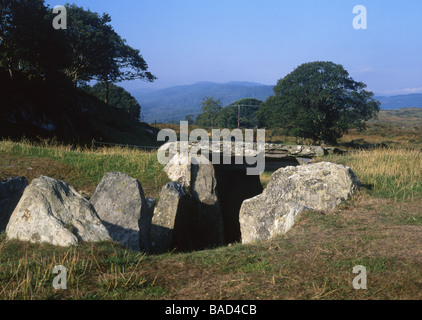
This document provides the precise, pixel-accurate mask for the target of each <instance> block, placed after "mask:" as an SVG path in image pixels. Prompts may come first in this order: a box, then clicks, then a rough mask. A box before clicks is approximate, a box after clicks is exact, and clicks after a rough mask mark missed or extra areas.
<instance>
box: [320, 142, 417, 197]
mask: <svg viewBox="0 0 422 320" xmlns="http://www.w3.org/2000/svg"><path fill="white" fill-rule="evenodd" d="M323 159H324V160H326V161H331V162H337V163H341V164H345V165H347V166H349V167H350V168H351V169H352V170H353V172H355V174H356V175H357V176H358V177H359V179H360V180H361V182H362V183H363V184H364V186H365V187H366V189H367V190H369V192H370V193H371V194H373V195H374V196H378V197H383V198H390V199H394V200H402V201H408V200H411V199H415V198H418V199H420V198H421V195H422V151H421V150H414V149H392V148H387V149H386V148H382V149H373V150H358V151H352V152H349V154H348V155H347V156H336V155H331V156H327V157H324V158H323Z"/></svg>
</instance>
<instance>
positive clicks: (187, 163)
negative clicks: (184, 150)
mask: <svg viewBox="0 0 422 320" xmlns="http://www.w3.org/2000/svg"><path fill="white" fill-rule="evenodd" d="M164 172H165V173H166V174H167V176H168V177H169V179H170V180H171V181H174V182H177V183H182V184H183V185H185V186H186V187H189V186H190V184H191V160H190V158H189V157H188V156H186V155H183V154H181V153H177V154H175V155H174V156H173V157H172V158H171V159H170V161H169V162H168V163H167V165H166V166H165V167H164Z"/></svg>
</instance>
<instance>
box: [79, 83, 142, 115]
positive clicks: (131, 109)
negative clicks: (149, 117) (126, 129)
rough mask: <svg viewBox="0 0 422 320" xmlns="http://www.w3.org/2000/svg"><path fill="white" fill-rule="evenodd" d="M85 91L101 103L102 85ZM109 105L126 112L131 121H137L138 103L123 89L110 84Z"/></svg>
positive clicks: (87, 87) (103, 93)
mask: <svg viewBox="0 0 422 320" xmlns="http://www.w3.org/2000/svg"><path fill="white" fill-rule="evenodd" d="M83 89H85V90H86V91H87V92H89V93H91V94H93V95H94V96H96V97H97V98H98V99H100V100H101V101H104V98H105V94H106V93H105V91H106V87H105V85H104V83H102V82H98V83H97V84H95V85H94V86H92V87H90V86H86V87H84V88H83ZM109 89H110V90H109V103H108V104H109V105H110V106H112V107H116V108H119V109H122V110H124V111H125V112H127V113H128V114H129V115H130V116H131V117H132V118H133V119H135V120H138V121H139V117H140V113H141V106H140V105H139V103H138V101H136V99H135V98H134V97H133V96H132V95H131V94H130V93H129V92H127V91H126V90H125V89H124V88H122V87H119V86H116V85H115V84H113V83H111V84H110V85H109Z"/></svg>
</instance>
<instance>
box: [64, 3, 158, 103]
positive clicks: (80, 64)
mask: <svg viewBox="0 0 422 320" xmlns="http://www.w3.org/2000/svg"><path fill="white" fill-rule="evenodd" d="M67 13H68V16H69V22H68V28H67V29H66V30H65V37H66V40H67V42H68V43H69V46H70V47H71V50H69V53H70V54H71V59H72V64H71V66H70V68H69V69H67V71H66V72H67V74H68V75H69V77H71V78H72V80H73V81H74V83H75V84H76V83H78V82H84V81H89V80H98V81H101V82H103V83H104V85H105V96H104V101H105V102H106V103H109V84H110V83H115V82H121V81H125V80H135V79H141V80H146V81H149V82H152V81H154V80H155V79H156V77H155V76H154V75H152V74H151V73H150V72H149V71H148V65H147V63H146V62H145V60H144V59H143V57H142V55H141V54H140V51H139V50H138V49H134V48H132V47H130V46H129V45H128V44H127V43H126V40H124V39H122V38H121V37H120V36H119V35H118V34H117V33H116V32H115V31H114V29H113V27H112V26H111V25H110V22H111V17H110V16H109V15H108V14H105V13H104V14H103V15H102V16H100V15H99V14H98V13H95V12H91V11H89V10H85V9H83V8H81V7H77V6H76V5H74V4H73V5H67Z"/></svg>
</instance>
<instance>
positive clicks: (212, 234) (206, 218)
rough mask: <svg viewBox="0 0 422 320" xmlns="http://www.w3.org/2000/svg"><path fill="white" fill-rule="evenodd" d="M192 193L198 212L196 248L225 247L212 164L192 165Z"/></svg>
mask: <svg viewBox="0 0 422 320" xmlns="http://www.w3.org/2000/svg"><path fill="white" fill-rule="evenodd" d="M190 192H191V194H192V197H193V199H194V201H193V204H192V205H193V206H194V208H193V210H195V211H196V212H197V213H196V215H197V217H196V225H195V232H196V234H197V236H196V237H195V238H196V239H195V240H196V241H195V242H196V244H195V246H196V247H197V248H206V247H214V246H220V245H223V244H224V230H223V217H222V212H221V208H220V202H219V199H218V195H217V179H216V176H215V170H214V166H213V165H212V164H211V163H207V164H193V163H192V164H191V187H190Z"/></svg>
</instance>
